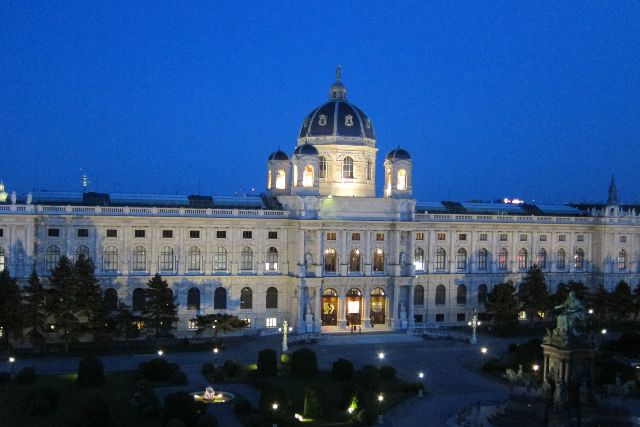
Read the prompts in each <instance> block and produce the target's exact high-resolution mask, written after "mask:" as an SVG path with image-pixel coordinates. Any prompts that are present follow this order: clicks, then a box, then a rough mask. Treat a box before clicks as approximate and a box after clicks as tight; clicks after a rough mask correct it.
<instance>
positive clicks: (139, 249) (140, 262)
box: [131, 246, 147, 271]
mask: <svg viewBox="0 0 640 427" xmlns="http://www.w3.org/2000/svg"><path fill="white" fill-rule="evenodd" d="M131 269H132V270H133V271H146V270H147V250H146V249H145V248H144V246H136V247H135V248H133V253H132V255H131Z"/></svg>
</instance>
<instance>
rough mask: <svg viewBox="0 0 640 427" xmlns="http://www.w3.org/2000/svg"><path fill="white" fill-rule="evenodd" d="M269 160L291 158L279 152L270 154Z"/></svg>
mask: <svg viewBox="0 0 640 427" xmlns="http://www.w3.org/2000/svg"><path fill="white" fill-rule="evenodd" d="M268 160H289V156H287V153H285V152H284V151H280V150H278V151H274V152H273V153H271V154H269V158H268Z"/></svg>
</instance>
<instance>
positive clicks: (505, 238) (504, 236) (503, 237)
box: [500, 233, 507, 242]
mask: <svg viewBox="0 0 640 427" xmlns="http://www.w3.org/2000/svg"><path fill="white" fill-rule="evenodd" d="M500 241H501V242H506V241H507V235H506V234H504V233H503V234H501V235H500Z"/></svg>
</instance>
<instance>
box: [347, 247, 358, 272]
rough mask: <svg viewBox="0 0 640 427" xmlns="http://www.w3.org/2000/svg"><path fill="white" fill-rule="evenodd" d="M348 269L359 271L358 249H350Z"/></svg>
mask: <svg viewBox="0 0 640 427" xmlns="http://www.w3.org/2000/svg"><path fill="white" fill-rule="evenodd" d="M349 271H352V272H359V271H360V249H351V254H350V255H349Z"/></svg>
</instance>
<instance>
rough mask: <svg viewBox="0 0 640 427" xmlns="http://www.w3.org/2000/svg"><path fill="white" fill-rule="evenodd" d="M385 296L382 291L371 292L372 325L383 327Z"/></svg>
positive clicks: (379, 289) (375, 289) (373, 290)
mask: <svg viewBox="0 0 640 427" xmlns="http://www.w3.org/2000/svg"><path fill="white" fill-rule="evenodd" d="M385 307H386V296H385V294H384V289H382V288H374V289H372V290H371V313H370V316H371V323H372V325H380V324H382V325H384V323H385V320H386V311H385Z"/></svg>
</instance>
